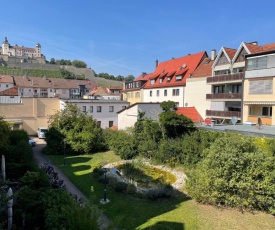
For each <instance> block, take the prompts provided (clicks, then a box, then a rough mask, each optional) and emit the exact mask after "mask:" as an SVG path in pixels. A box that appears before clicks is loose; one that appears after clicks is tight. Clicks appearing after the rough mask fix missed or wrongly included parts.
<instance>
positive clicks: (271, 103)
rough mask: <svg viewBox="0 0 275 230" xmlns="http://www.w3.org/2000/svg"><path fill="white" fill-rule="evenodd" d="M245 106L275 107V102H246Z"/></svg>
mask: <svg viewBox="0 0 275 230" xmlns="http://www.w3.org/2000/svg"><path fill="white" fill-rule="evenodd" d="M244 104H245V105H275V101H249V102H246V101H245V102H244Z"/></svg>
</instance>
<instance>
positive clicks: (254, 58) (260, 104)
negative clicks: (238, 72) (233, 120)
mask: <svg viewBox="0 0 275 230" xmlns="http://www.w3.org/2000/svg"><path fill="white" fill-rule="evenodd" d="M262 50H266V51H262V52H258V53H255V54H249V55H246V70H245V79H244V94H243V105H244V107H243V120H244V122H247V123H249V122H251V123H255V124H257V123H258V118H260V119H261V120H262V124H263V125H275V115H274V113H272V111H274V110H275V44H270V45H266V46H264V47H263V49H262Z"/></svg>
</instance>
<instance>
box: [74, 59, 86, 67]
mask: <svg viewBox="0 0 275 230" xmlns="http://www.w3.org/2000/svg"><path fill="white" fill-rule="evenodd" d="M72 65H73V66H74V67H76V68H86V67H87V64H86V63H85V62H84V61H79V60H73V61H72Z"/></svg>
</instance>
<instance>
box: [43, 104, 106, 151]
mask: <svg viewBox="0 0 275 230" xmlns="http://www.w3.org/2000/svg"><path fill="white" fill-rule="evenodd" d="M49 127H50V129H49V132H48V133H47V135H46V141H47V143H48V146H49V147H48V149H47V150H48V151H52V150H54V151H58V150H60V149H61V144H60V145H59V144H58V142H57V141H56V139H57V140H58V141H59V140H60V143H66V149H67V148H69V149H71V150H73V151H74V152H75V153H91V152H95V151H98V150H102V149H104V148H105V142H104V138H103V132H102V129H101V128H100V127H98V126H97V124H96V120H95V119H94V118H93V117H92V116H88V115H87V113H83V112H82V111H80V109H79V108H78V107H77V106H76V105H74V104H71V103H67V104H66V107H65V109H63V110H62V111H60V112H57V113H56V114H55V115H53V116H51V117H50V120H49ZM62 139H63V140H62ZM61 140H62V141H61ZM58 146H59V147H58ZM57 147H58V148H57Z"/></svg>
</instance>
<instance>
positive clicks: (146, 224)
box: [49, 151, 275, 230]
mask: <svg viewBox="0 0 275 230" xmlns="http://www.w3.org/2000/svg"><path fill="white" fill-rule="evenodd" d="M49 158H50V159H51V160H52V161H53V162H54V163H55V164H56V166H58V167H59V168H60V169H61V170H62V171H63V172H64V173H65V174H66V175H67V176H68V177H69V178H70V180H71V181H72V182H73V183H74V184H75V185H76V186H77V187H78V188H79V189H80V190H81V191H82V192H83V193H84V194H85V195H86V196H87V197H90V198H91V199H92V201H93V202H94V203H96V204H99V200H100V199H102V198H103V189H104V187H103V184H100V183H99V182H98V181H97V180H95V179H94V178H93V177H92V176H91V172H92V171H93V169H94V168H95V167H96V166H97V165H99V164H105V163H111V162H116V161H119V160H121V159H120V158H119V157H118V156H116V155H114V154H113V153H112V152H111V151H108V152H101V153H96V154H93V155H81V156H70V157H67V158H66V165H65V166H63V156H49ZM91 186H92V187H93V192H91ZM107 197H108V199H110V200H111V202H110V203H108V204H107V205H105V206H100V205H99V206H100V207H102V208H103V210H104V213H105V214H106V215H107V216H108V218H110V219H111V220H113V221H114V220H120V221H119V222H118V223H117V226H118V227H119V228H120V229H121V230H123V229H127V230H128V229H129V230H133V229H137V230H142V229H146V230H149V229H150V230H156V229H158V230H162V229H173V230H183V229H184V230H196V229H198V230H200V229H211V230H212V229H213V230H227V229H234V230H235V229H236V230H238V229H240V230H241V229H242V230H245V229H249V230H258V229H264V230H269V229H270V230H271V229H275V219H274V217H273V216H272V215H268V214H265V213H261V212H259V213H254V214H252V213H244V214H242V213H241V212H239V211H238V210H234V209H218V208H216V207H212V206H209V205H201V204H197V203H196V202H195V201H194V200H190V199H188V198H187V197H186V196H185V195H184V194H180V195H179V196H177V197H174V198H170V199H163V200H159V201H148V200H145V199H140V198H137V197H132V196H130V195H125V194H120V193H116V192H114V191H112V190H111V189H109V188H108V190H107Z"/></svg>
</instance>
